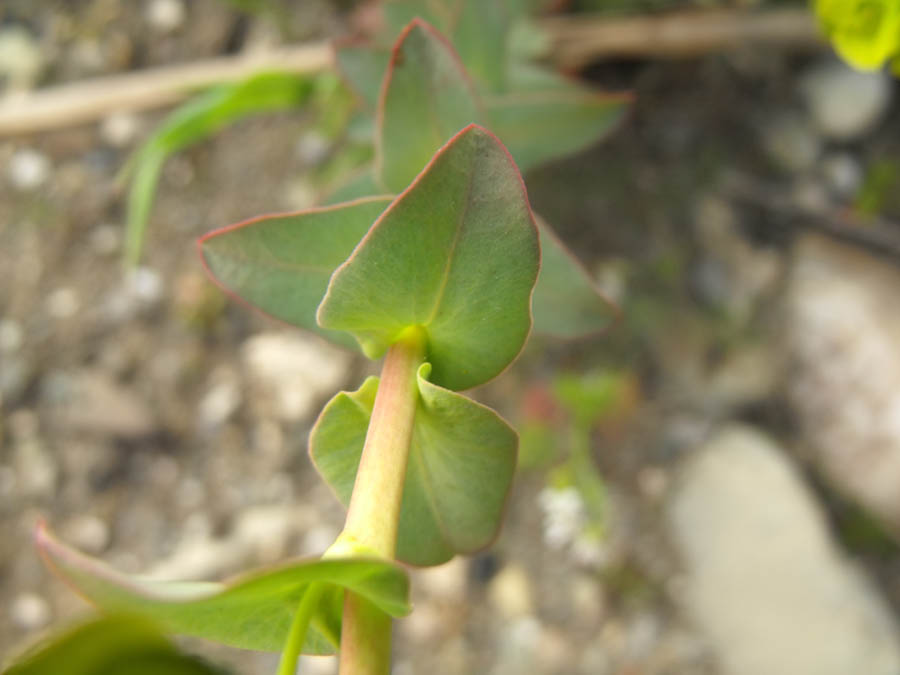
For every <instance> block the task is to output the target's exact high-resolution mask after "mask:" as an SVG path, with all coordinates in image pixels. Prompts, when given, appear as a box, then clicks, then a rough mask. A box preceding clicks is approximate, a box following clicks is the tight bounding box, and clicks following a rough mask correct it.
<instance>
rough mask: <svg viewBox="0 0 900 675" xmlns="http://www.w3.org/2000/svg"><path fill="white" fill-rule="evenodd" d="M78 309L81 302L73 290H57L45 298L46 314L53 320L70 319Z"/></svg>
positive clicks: (66, 288)
mask: <svg viewBox="0 0 900 675" xmlns="http://www.w3.org/2000/svg"><path fill="white" fill-rule="evenodd" d="M80 308H81V301H80V300H79V298H78V292H77V291H76V290H75V289H74V288H68V287H65V288H57V289H56V290H55V291H52V292H51V293H50V295H48V296H47V312H48V313H49V314H50V316H52V317H53V318H54V319H70V318H72V317H73V316H75V314H76V313H77V312H78V310H79V309H80Z"/></svg>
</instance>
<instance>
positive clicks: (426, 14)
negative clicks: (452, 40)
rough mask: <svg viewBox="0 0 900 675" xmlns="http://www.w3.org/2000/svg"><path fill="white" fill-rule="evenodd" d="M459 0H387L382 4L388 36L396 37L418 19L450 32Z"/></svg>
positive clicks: (390, 37)
mask: <svg viewBox="0 0 900 675" xmlns="http://www.w3.org/2000/svg"><path fill="white" fill-rule="evenodd" d="M456 3H457V0H452V4H451V2H448V1H447V0H385V2H383V3H382V4H381V11H382V13H383V15H384V23H385V29H386V33H387V36H388V38H389V39H390V40H391V41H393V40H394V38H395V37H396V36H397V35H398V34H400V33H401V32H403V30H404V29H405V28H406V27H407V26H408V25H409V24H410V22H412V21H415V20H416V19H422V20H424V21H427V22H428V23H430V24H431V25H432V26H435V27H437V29H438V30H440V31H446V32H449V29H450V28H451V27H452V25H453V12H454V10H455V4H456Z"/></svg>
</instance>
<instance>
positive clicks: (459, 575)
mask: <svg viewBox="0 0 900 675" xmlns="http://www.w3.org/2000/svg"><path fill="white" fill-rule="evenodd" d="M415 579H416V581H415V584H416V586H418V587H421V588H422V590H423V591H425V593H427V594H428V595H430V596H431V597H433V598H435V599H438V600H443V601H450V602H460V603H461V602H465V599H466V588H467V586H468V563H467V561H466V560H465V559H464V558H461V557H460V556H456V557H455V558H453V559H452V560H451V561H449V562H447V563H445V564H443V565H438V566H437V567H426V568H424V569H421V570H416V572H415Z"/></svg>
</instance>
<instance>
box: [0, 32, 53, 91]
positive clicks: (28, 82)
mask: <svg viewBox="0 0 900 675" xmlns="http://www.w3.org/2000/svg"><path fill="white" fill-rule="evenodd" d="M43 65H44V64H43V57H42V56H41V48H40V46H39V45H38V44H37V42H36V41H35V39H34V37H32V35H31V33H29V32H28V31H27V30H25V29H24V28H22V27H20V26H15V25H13V26H10V27H9V28H4V29H3V30H0V79H5V80H6V81H7V86H8V87H9V88H10V89H12V90H13V91H16V90H23V89H30V88H31V87H32V86H34V84H35V83H36V82H37V79H38V76H39V75H40V74H41V70H42V69H43Z"/></svg>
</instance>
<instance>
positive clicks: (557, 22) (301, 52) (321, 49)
mask: <svg viewBox="0 0 900 675" xmlns="http://www.w3.org/2000/svg"><path fill="white" fill-rule="evenodd" d="M541 27H542V28H543V29H545V30H546V31H547V33H548V35H549V36H550V44H551V50H550V54H549V57H550V60H551V61H553V62H554V63H555V64H556V65H557V66H559V67H562V68H569V69H574V68H579V67H582V66H584V65H586V64H588V63H590V62H592V61H597V60H599V59H603V58H609V57H614V56H642V57H654V58H673V57H685V56H696V55H699V54H702V53H705V52H710V51H718V50H726V49H730V48H733V47H736V46H746V45H779V46H788V45H790V46H795V47H796V46H800V47H804V48H806V47H810V46H815V45H818V44H821V42H820V38H819V37H818V35H817V33H816V29H815V26H814V24H813V20H812V18H811V17H810V15H809V13H808V12H805V11H795V10H777V11H766V12H750V11H743V10H721V11H682V12H674V13H667V14H660V15H649V16H636V17H627V18H609V17H591V16H585V15H579V16H572V17H553V18H546V19H542V20H541ZM331 60H332V57H331V48H330V46H329V45H328V44H327V43H317V44H311V45H302V46H295V47H287V48H284V49H281V50H277V51H271V52H265V53H262V54H255V55H251V56H245V55H241V56H236V57H222V58H217V59H211V60H208V61H198V62H195V63H190V64H184V65H175V66H167V67H164V68H155V69H152V70H143V71H136V72H131V73H125V74H122V75H112V76H106V77H99V78H96V79H93V80H85V81H83V82H75V83H72V84H66V85H61V86H58V87H50V88H47V89H42V90H38V91H36V92H33V93H29V94H24V95H19V96H13V97H7V98H6V99H0V136H12V135H17V134H27V133H32V132H36V131H43V130H48V129H59V128H62V127H67V126H74V125H78V124H84V123H87V122H92V121H94V120H97V119H101V118H103V117H105V116H107V115H110V114H111V113H114V112H119V111H133V110H144V109H149V108H158V107H162V106H166V105H171V104H172V103H176V102H178V101H180V100H182V99H183V98H185V97H187V96H188V95H189V94H190V93H191V92H193V91H195V90H197V89H200V88H203V87H207V86H209V85H212V84H216V83H220V82H228V81H234V80H238V79H241V78H243V77H246V76H247V75H249V74H250V73H253V72H258V71H260V70H265V69H278V70H281V71H290V72H297V73H311V72H316V71H318V70H321V69H323V68H326V67H328V66H329V65H330V63H331Z"/></svg>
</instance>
